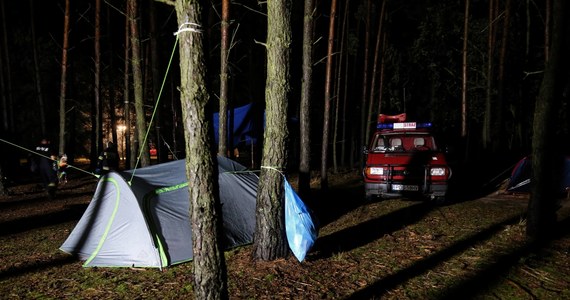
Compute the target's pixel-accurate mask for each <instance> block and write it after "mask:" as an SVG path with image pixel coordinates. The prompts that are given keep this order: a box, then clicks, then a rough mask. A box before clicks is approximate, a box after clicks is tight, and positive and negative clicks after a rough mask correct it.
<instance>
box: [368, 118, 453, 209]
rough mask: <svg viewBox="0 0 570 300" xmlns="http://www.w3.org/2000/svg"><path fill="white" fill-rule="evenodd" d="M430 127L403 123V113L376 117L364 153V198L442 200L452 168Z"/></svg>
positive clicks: (424, 124) (429, 125)
mask: <svg viewBox="0 0 570 300" xmlns="http://www.w3.org/2000/svg"><path fill="white" fill-rule="evenodd" d="M431 127H432V124H431V123H416V122H406V114H405V113H404V114H399V115H391V116H389V115H384V114H380V115H379V116H378V124H377V130H376V132H375V133H374V134H373V135H372V137H371V139H370V143H369V145H368V146H367V147H366V148H365V150H364V155H365V159H366V164H365V166H364V169H363V172H362V173H363V176H364V187H365V194H366V198H367V199H372V198H374V197H381V198H390V197H406V198H420V197H421V198H427V199H431V200H436V201H438V202H443V201H444V200H445V196H446V193H447V187H448V181H449V179H450V178H451V169H450V168H449V166H448V165H447V161H446V159H445V154H444V151H441V150H440V149H439V148H438V146H437V144H436V141H435V139H434V137H433V135H432V134H431V132H430V128H431Z"/></svg>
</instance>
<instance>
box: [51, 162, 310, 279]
mask: <svg viewBox="0 0 570 300" xmlns="http://www.w3.org/2000/svg"><path fill="white" fill-rule="evenodd" d="M246 170H247V169H246V168H245V167H244V166H242V165H240V164H239V163H237V162H235V161H232V160H230V159H227V158H224V157H218V183H219V194H220V202H221V206H222V219H223V230H222V231H223V236H222V242H223V243H224V247H225V248H226V249H228V248H232V247H237V246H240V245H245V244H248V243H251V242H252V241H253V232H254V230H255V206H256V193H257V185H258V177H257V175H256V174H255V173H253V172H247V171H246ZM129 181H130V184H129ZM188 185H190V186H191V183H188V181H187V177H186V171H185V164H184V160H177V161H172V162H168V163H163V164H158V165H153V166H149V167H145V168H140V169H137V170H136V172H134V173H133V171H124V172H110V173H108V174H106V175H105V176H102V177H101V178H100V179H99V182H98V184H97V188H96V190H95V193H94V196H93V198H92V200H91V202H90V204H89V205H88V207H87V209H86V211H85V212H84V214H83V216H82V217H81V219H80V220H79V222H78V223H77V225H76V226H75V228H74V229H73V231H72V232H71V234H70V235H69V237H68V238H67V240H66V241H65V242H64V243H63V244H62V246H61V247H60V249H61V250H62V251H64V252H67V253H70V254H72V255H76V256H78V257H79V259H81V260H85V263H84V267H95V266H98V267H156V268H163V267H167V266H170V265H174V264H178V263H183V262H187V261H190V260H192V257H193V252H192V230H191V223H190V215H189V211H190V202H189V195H188ZM289 194H290V193H289ZM293 194H294V193H293ZM287 197H292V196H287ZM292 200H293V201H294V202H291V201H288V200H287V199H286V202H287V203H293V205H294V206H296V208H295V209H296V210H298V211H299V212H298V213H296V214H293V216H292V217H290V218H287V219H286V223H289V224H297V225H296V226H289V227H296V228H295V229H294V230H293V229H289V228H288V229H287V235H288V237H290V238H291V239H292V240H295V242H294V243H290V247H291V248H292V250H293V253H294V254H295V256H296V257H297V258H298V259H299V260H301V261H302V260H303V258H304V256H305V254H306V253H307V251H308V250H309V249H310V247H311V246H312V245H313V243H314V241H315V240H316V229H315V228H314V225H313V223H312V220H311V218H310V215H309V213H308V211H307V209H306V207H304V204H303V203H302V201H300V199H292ZM289 206H291V204H289Z"/></svg>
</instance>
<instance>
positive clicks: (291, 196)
mask: <svg viewBox="0 0 570 300" xmlns="http://www.w3.org/2000/svg"><path fill="white" fill-rule="evenodd" d="M284 185H285V229H286V231H287V241H288V242H289V248H291V251H292V252H293V254H294V255H295V257H296V258H297V259H298V260H299V261H300V262H302V261H303V260H304V259H305V255H307V252H309V250H310V249H311V247H312V246H313V245H314V244H315V241H316V240H317V229H316V228H315V224H314V222H313V219H312V218H311V214H310V212H309V210H308V209H307V206H305V203H303V200H301V198H299V196H298V195H297V193H295V191H294V190H293V188H292V187H291V185H290V184H289V182H287V180H286V179H284Z"/></svg>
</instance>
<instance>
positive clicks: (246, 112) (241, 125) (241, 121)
mask: <svg viewBox="0 0 570 300" xmlns="http://www.w3.org/2000/svg"><path fill="white" fill-rule="evenodd" d="M232 119H233V123H232ZM219 123H220V114H219V113H214V116H213V124H214V137H215V139H216V144H218V142H219V133H218V132H219V131H218V130H219V128H220V124H219ZM228 141H229V142H231V144H232V146H234V147H235V146H236V145H238V144H240V143H241V142H244V143H245V145H251V144H256V143H257V130H256V125H255V114H254V109H253V103H249V104H246V105H244V106H240V107H236V108H234V109H233V110H232V111H228Z"/></svg>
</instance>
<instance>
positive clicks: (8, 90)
mask: <svg viewBox="0 0 570 300" xmlns="http://www.w3.org/2000/svg"><path fill="white" fill-rule="evenodd" d="M0 9H1V11H2V33H3V35H2V36H3V37H4V38H3V39H2V44H3V46H4V47H2V48H3V50H4V51H3V52H4V53H1V54H3V55H4V63H3V64H4V66H3V67H2V69H1V71H0V72H2V74H3V75H5V76H6V85H5V86H4V89H2V91H5V94H2V101H3V103H4V107H5V108H6V109H5V111H4V112H3V116H4V117H5V118H4V127H6V128H9V129H10V130H11V131H13V130H14V101H13V97H12V70H11V67H10V66H11V62H10V53H9V51H8V29H7V24H6V9H5V7H4V1H0ZM4 72H5V73H4ZM2 82H4V81H2Z"/></svg>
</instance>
